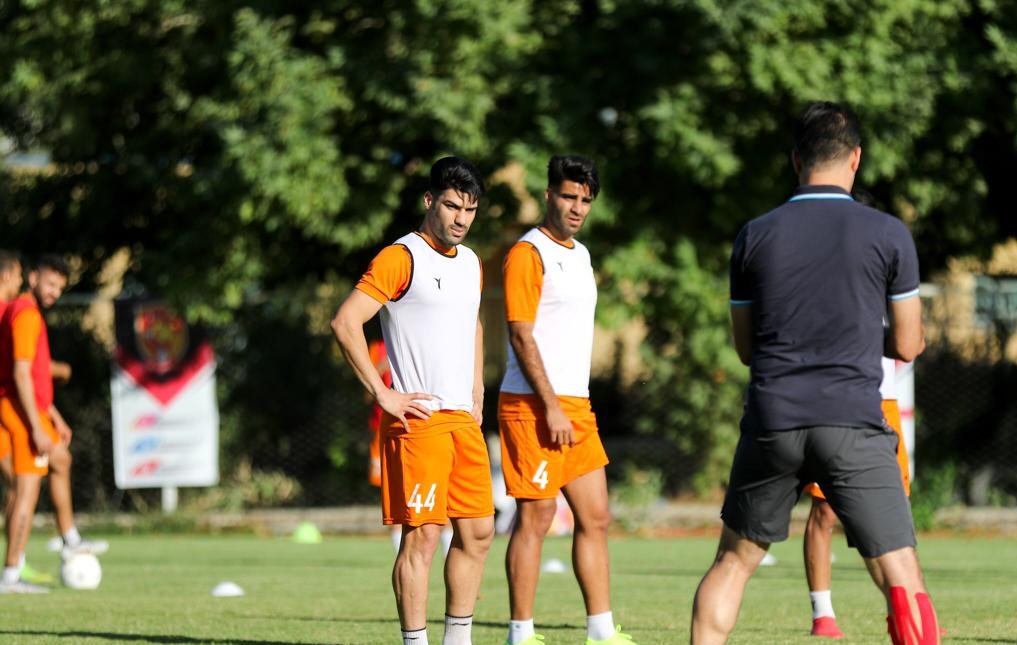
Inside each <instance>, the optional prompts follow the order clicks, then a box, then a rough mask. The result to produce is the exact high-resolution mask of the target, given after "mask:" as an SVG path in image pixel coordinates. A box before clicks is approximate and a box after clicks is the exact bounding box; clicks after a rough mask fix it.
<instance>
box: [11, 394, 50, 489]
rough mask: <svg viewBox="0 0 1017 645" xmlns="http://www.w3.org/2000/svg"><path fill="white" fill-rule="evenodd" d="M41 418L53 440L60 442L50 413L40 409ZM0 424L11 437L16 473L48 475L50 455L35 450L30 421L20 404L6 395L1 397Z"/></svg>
mask: <svg viewBox="0 0 1017 645" xmlns="http://www.w3.org/2000/svg"><path fill="white" fill-rule="evenodd" d="M39 420H40V421H41V422H42V427H43V429H44V430H45V431H46V433H47V434H48V435H49V436H50V439H52V440H53V443H54V444H56V443H59V442H60V435H59V434H57V431H56V429H55V428H54V427H53V422H52V421H51V420H50V418H49V413H48V412H46V411H44V410H39ZM0 425H2V426H3V427H4V428H6V429H7V434H8V435H9V436H10V439H11V452H12V453H13V456H14V459H13V461H14V474H15V475H46V474H48V473H49V457H47V456H46V455H39V454H38V453H36V451H35V444H34V442H33V441H32V433H31V432H29V430H28V422H27V420H26V419H24V418H23V412H22V409H21V405H20V404H15V403H14V401H12V400H11V399H8V398H6V397H4V398H0Z"/></svg>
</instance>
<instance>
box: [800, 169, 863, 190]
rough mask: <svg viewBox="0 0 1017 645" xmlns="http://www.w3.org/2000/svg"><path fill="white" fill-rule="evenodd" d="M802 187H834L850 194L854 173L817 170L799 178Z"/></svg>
mask: <svg viewBox="0 0 1017 645" xmlns="http://www.w3.org/2000/svg"><path fill="white" fill-rule="evenodd" d="M799 180H800V183H801V185H802V186H836V187H837V188H842V189H844V191H845V192H848V193H850V192H851V188H852V187H853V186H854V185H855V173H853V172H850V171H845V170H818V171H814V172H811V173H809V174H808V175H805V176H802V177H800V178H799Z"/></svg>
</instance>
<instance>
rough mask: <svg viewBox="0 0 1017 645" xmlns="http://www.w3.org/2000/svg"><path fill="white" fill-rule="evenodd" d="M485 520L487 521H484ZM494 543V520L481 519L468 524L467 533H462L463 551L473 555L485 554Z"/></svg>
mask: <svg viewBox="0 0 1017 645" xmlns="http://www.w3.org/2000/svg"><path fill="white" fill-rule="evenodd" d="M484 520H487V521H484ZM493 541H494V518H493V517H491V518H483V520H474V521H472V522H470V527H469V530H468V531H464V532H463V533H462V543H463V549H464V550H466V551H467V552H470V553H472V554H474V555H483V554H486V553H487V551H488V549H490V548H491V542H493Z"/></svg>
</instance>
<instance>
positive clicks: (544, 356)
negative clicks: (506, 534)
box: [498, 155, 632, 645]
mask: <svg viewBox="0 0 1017 645" xmlns="http://www.w3.org/2000/svg"><path fill="white" fill-rule="evenodd" d="M599 191H600V181H599V179H598V177H597V169H596V166H595V165H594V163H593V161H591V160H590V159H587V158H585V157H580V156H574V155H570V156H555V157H552V158H551V161H550V163H549V164H548V171H547V191H546V192H545V194H544V196H545V200H546V206H547V210H546V214H545V216H544V221H543V224H542V225H541V226H539V227H537V228H534V229H532V230H530V231H529V232H527V233H526V234H525V235H523V236H522V238H521V239H520V240H519V241H518V242H517V243H516V244H515V245H514V246H513V247H512V248H511V249H509V252H508V255H507V256H506V257H505V264H504V279H505V309H506V318H507V320H508V327H509V351H508V367H507V370H506V373H505V378H504V380H503V381H502V385H501V394H500V396H499V399H498V424H499V426H500V429H501V440H502V471H503V472H504V475H505V485H506V488H507V489H508V494H509V495H511V496H512V497H515V498H516V503H517V507H518V510H517V513H516V524H515V527H514V529H513V531H512V537H511V539H510V541H509V546H508V551H507V553H506V555H505V569H506V572H507V574H508V580H509V610H510V620H509V632H508V639H507V642H508V643H509V645H519V644H526V645H538V644H539V643H541V642H543V637H542V636H539V635H537V634H536V633H535V629H534V624H533V605H534V600H535V598H536V594H537V580H538V577H539V575H540V552H541V547H542V546H543V543H544V536H545V535H546V534H547V530H548V528H549V527H550V525H551V521H552V520H553V519H554V514H555V510H556V508H557V502H556V498H557V496H558V492H559V491H561V492H562V493H564V495H565V499H566V500H567V501H568V503H569V506H570V507H571V508H572V512H573V514H574V516H575V520H576V529H575V534H574V538H573V540H574V542H573V549H572V564H573V568H574V569H575V572H576V578H577V579H578V581H579V586H580V588H581V589H582V592H583V599H584V601H585V603H586V614H587V635H588V640H587V641H586V642H587V643H588V644H593V643H610V644H612V645H621V644H622V643H628V644H631V643H632V640H631V638H629V637H628V636H627V635H625V634H622V633H621V632H620V631H618V630H617V629H616V627H615V624H614V619H613V616H612V613H611V598H610V589H609V587H610V585H609V563H608V552H607V529H608V525H609V524H610V521H611V515H610V511H609V509H608V499H607V479H606V477H605V473H604V466H605V465H606V464H607V462H608V460H607V454H606V453H605V452H604V446H603V444H602V443H601V441H600V435H599V434H598V430H597V418H596V416H594V413H593V409H592V408H591V406H590V387H589V386H590V361H591V358H592V352H593V317H594V310H595V309H596V305H597V283H596V280H595V279H594V274H593V266H592V264H591V262H590V253H589V251H587V250H586V247H585V246H583V245H582V244H580V243H579V241H578V240H576V239H575V238H574V236H575V234H576V233H578V232H579V230H580V229H581V228H582V226H583V223H584V222H585V221H586V217H587V215H589V213H590V208H591V206H592V205H593V200H594V199H595V198H596V196H597V193H598V192H599Z"/></svg>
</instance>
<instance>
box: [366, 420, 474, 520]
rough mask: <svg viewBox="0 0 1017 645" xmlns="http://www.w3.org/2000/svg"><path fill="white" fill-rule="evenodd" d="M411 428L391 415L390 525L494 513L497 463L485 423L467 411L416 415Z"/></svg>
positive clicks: (384, 490) (386, 495) (385, 481)
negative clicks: (426, 416)
mask: <svg viewBox="0 0 1017 645" xmlns="http://www.w3.org/2000/svg"><path fill="white" fill-rule="evenodd" d="M409 423H410V431H409V432H406V430H405V429H404V428H403V425H402V423H401V422H400V421H399V420H398V419H396V418H395V417H392V416H391V415H388V414H386V415H385V416H384V417H383V418H382V421H381V429H382V432H384V433H385V436H384V444H383V446H382V451H381V473H382V474H381V514H382V521H383V522H384V523H385V524H409V525H410V526H420V525H421V524H445V523H446V522H447V521H448V519H449V518H471V517H488V516H490V515H494V495H493V493H492V490H491V462H490V460H489V459H488V456H487V443H486V442H485V441H484V434H483V432H481V430H480V426H479V425H477V422H476V421H475V420H474V419H473V417H472V416H470V413H469V412H465V411H462V410H439V411H438V412H435V413H434V414H432V415H431V417H430V418H429V419H426V420H425V419H410V422H409Z"/></svg>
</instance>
